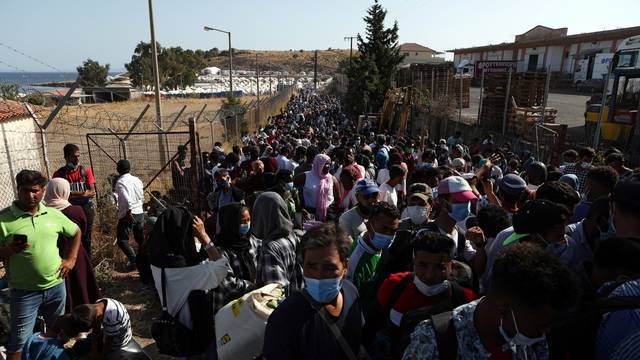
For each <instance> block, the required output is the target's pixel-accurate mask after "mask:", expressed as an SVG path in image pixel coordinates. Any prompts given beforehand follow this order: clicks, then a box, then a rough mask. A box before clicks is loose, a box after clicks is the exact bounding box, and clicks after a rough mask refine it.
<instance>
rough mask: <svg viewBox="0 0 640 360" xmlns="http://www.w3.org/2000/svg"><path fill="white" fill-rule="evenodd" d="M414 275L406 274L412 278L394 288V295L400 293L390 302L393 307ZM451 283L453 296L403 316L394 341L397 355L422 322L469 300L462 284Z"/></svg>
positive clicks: (400, 353) (410, 311)
mask: <svg viewBox="0 0 640 360" xmlns="http://www.w3.org/2000/svg"><path fill="white" fill-rule="evenodd" d="M414 277H415V273H411V274H410V275H408V276H406V277H405V279H407V278H410V279H408V280H406V281H404V282H402V285H403V287H404V288H402V289H398V288H399V287H400V286H399V285H401V283H398V286H396V289H394V292H393V294H392V296H394V295H395V294H396V292H398V294H397V295H395V299H393V300H394V302H393V303H391V302H390V304H391V307H393V305H395V302H396V301H397V300H398V299H399V298H400V295H401V294H402V292H403V291H404V289H405V288H406V287H407V285H409V282H411V281H413V278H414ZM405 279H402V280H405ZM449 284H450V285H451V296H449V297H448V298H447V299H446V300H445V301H443V302H441V303H439V304H434V305H431V306H423V307H419V308H415V309H412V310H409V311H407V312H406V313H405V314H404V315H403V316H402V320H401V321H400V329H399V331H398V333H397V340H396V341H394V343H395V344H397V346H396V347H395V349H394V353H395V354H396V355H399V356H400V357H401V356H402V352H404V349H406V347H407V346H408V345H409V342H410V341H411V333H412V332H413V330H414V329H415V327H416V326H417V325H418V324H419V323H420V322H422V321H424V320H429V319H431V318H432V317H433V316H434V315H437V314H440V313H444V312H447V311H451V310H453V309H455V308H457V307H458V306H460V305H464V304H466V303H468V302H469V300H468V299H467V297H466V296H465V294H464V289H463V288H462V286H460V285H459V284H458V283H457V282H455V281H449ZM390 299H391V298H390ZM441 358H442V357H441Z"/></svg>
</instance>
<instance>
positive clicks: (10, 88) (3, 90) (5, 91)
mask: <svg viewBox="0 0 640 360" xmlns="http://www.w3.org/2000/svg"><path fill="white" fill-rule="evenodd" d="M19 93H20V87H19V86H18V85H17V84H4V83H3V84H0V99H5V100H17V99H18V94H19Z"/></svg>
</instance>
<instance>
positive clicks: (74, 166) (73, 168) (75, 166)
mask: <svg viewBox="0 0 640 360" xmlns="http://www.w3.org/2000/svg"><path fill="white" fill-rule="evenodd" d="M67 168H68V169H69V170H75V169H77V168H78V164H74V163H72V162H71V161H67Z"/></svg>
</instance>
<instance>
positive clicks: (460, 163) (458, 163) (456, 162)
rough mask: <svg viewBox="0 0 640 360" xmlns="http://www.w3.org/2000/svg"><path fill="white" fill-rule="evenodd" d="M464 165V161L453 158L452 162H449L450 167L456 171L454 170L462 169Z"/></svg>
mask: <svg viewBox="0 0 640 360" xmlns="http://www.w3.org/2000/svg"><path fill="white" fill-rule="evenodd" d="M465 164H466V161H464V159H463V158H455V159H453V160H451V167H452V168H454V169H456V168H462V167H464V166H465Z"/></svg>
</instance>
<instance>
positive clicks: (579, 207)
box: [0, 91, 640, 360]
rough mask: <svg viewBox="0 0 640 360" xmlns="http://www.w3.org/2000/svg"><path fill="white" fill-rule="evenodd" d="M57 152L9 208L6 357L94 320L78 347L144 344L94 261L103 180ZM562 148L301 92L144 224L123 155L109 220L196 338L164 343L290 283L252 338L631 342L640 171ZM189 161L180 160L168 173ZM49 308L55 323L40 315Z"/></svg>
mask: <svg viewBox="0 0 640 360" xmlns="http://www.w3.org/2000/svg"><path fill="white" fill-rule="evenodd" d="M179 151H180V152H181V153H182V154H185V153H186V151H187V150H186V149H185V148H181V149H179ZM64 153H65V159H67V166H66V167H65V168H63V169H60V170H59V171H58V172H56V174H54V179H51V180H50V181H49V184H48V185H46V183H47V179H46V178H44V177H43V176H42V175H40V174H39V173H37V172H34V171H28V170H25V171H23V172H21V173H20V174H19V175H18V177H17V179H16V182H17V184H18V199H17V200H16V202H15V203H14V204H13V205H12V206H11V207H10V208H7V209H5V210H3V211H2V212H0V243H1V244H2V245H3V246H4V247H2V248H0V258H1V259H3V260H4V261H5V263H7V264H8V274H9V276H8V277H9V287H10V289H11V313H12V318H11V331H12V332H11V342H10V345H9V347H8V350H9V353H10V356H12V358H14V359H17V358H19V357H20V351H23V353H22V354H23V355H22V356H23V358H25V357H24V356H25V354H36V355H32V357H26V358H28V359H44V358H52V357H42V356H43V355H42V356H41V357H38V355H37V354H38V351H39V353H40V354H45V352H46V351H53V350H52V349H55V350H56V351H58V350H59V351H61V353H60V354H62V352H63V351H64V348H63V344H64V342H65V341H66V340H68V339H69V338H74V337H76V336H78V334H82V333H85V332H90V334H91V335H90V336H89V337H88V339H90V340H89V341H88V344H87V341H78V342H77V343H76V345H75V346H74V349H75V351H82V350H83V349H84V351H85V352H89V353H90V354H94V355H96V354H109V353H110V352H112V351H114V350H115V349H122V348H124V347H126V346H129V345H130V344H131V343H132V336H131V324H130V320H129V317H128V314H127V312H126V309H125V308H124V306H123V305H122V304H121V303H120V302H118V301H117V300H114V299H102V298H100V294H99V291H98V288H97V286H95V278H94V277H93V275H92V272H91V267H90V263H89V261H88V259H90V257H91V246H90V244H91V239H90V231H88V230H89V229H90V227H91V225H90V224H91V220H90V218H92V217H93V213H92V211H93V210H92V206H91V199H92V197H93V194H94V191H95V185H94V184H95V179H93V175H92V173H91V171H90V169H89V168H88V167H82V166H81V165H79V160H78V159H79V149H78V148H77V147H75V146H74V145H68V146H67V147H65V149H64ZM183 160H184V157H182V160H181V161H183ZM561 161H562V164H561V165H559V166H555V165H552V164H544V163H543V162H541V161H540V160H539V159H536V158H535V155H534V154H532V153H530V152H522V153H518V152H515V151H513V150H512V147H511V145H510V144H509V143H504V144H502V145H497V144H495V143H494V140H493V138H492V137H491V136H487V137H486V138H485V139H479V138H475V139H471V140H470V141H468V142H465V139H463V136H462V134H461V133H460V132H456V133H455V134H453V135H452V136H450V137H449V138H448V139H431V138H429V136H425V137H419V136H418V137H416V136H408V135H406V136H403V135H395V134H391V133H389V132H388V131H382V130H379V129H377V128H376V127H375V124H371V123H365V124H363V126H362V127H361V128H357V127H356V124H355V122H354V121H352V120H350V119H348V118H347V117H346V116H345V115H344V113H343V111H342V107H341V104H340V102H339V101H338V100H337V99H336V98H333V97H329V96H324V95H317V94H315V93H311V92H306V91H303V92H301V93H300V94H299V95H296V96H293V97H292V98H291V101H290V102H289V104H288V105H287V106H286V108H284V109H283V110H282V113H281V115H278V116H276V117H273V118H271V119H270V120H269V122H268V124H267V125H266V126H265V127H264V128H262V129H259V131H257V132H255V133H254V134H245V135H244V136H243V137H242V144H238V145H234V146H233V147H232V150H231V151H230V152H225V151H224V150H223V147H222V144H216V146H215V147H214V148H213V149H212V151H211V152H210V153H208V154H207V157H206V158H204V159H203V161H202V163H203V164H204V166H205V170H206V173H207V174H209V175H210V178H208V179H204V180H203V181H202V182H201V191H202V193H203V196H205V197H206V205H207V209H206V211H198V212H196V213H195V214H194V213H193V212H192V211H190V209H188V208H186V207H184V206H168V207H167V208H166V209H164V207H165V206H164V205H163V206H162V209H161V210H160V211H159V214H158V216H157V221H155V223H154V224H153V228H152V230H151V231H150V233H149V234H147V236H146V237H145V234H144V222H145V219H144V210H145V208H144V204H143V202H144V193H143V190H142V183H141V182H140V180H139V179H137V178H136V177H135V176H134V175H132V174H130V170H131V166H130V164H129V163H128V162H127V161H126V160H122V161H120V162H118V165H117V171H118V173H119V177H118V178H117V181H116V182H115V186H114V191H115V192H116V193H117V197H116V198H117V210H118V227H117V234H114V237H115V238H116V239H117V244H118V246H119V247H120V248H121V249H122V251H123V252H124V253H125V255H126V257H127V259H128V261H129V263H128V267H130V269H137V270H138V271H139V272H140V276H141V279H142V280H143V281H145V282H148V283H151V284H153V286H154V288H155V290H156V293H157V295H158V298H159V299H160V302H161V304H162V307H163V311H164V313H165V315H164V316H166V318H165V323H164V325H163V326H167V324H169V322H170V321H168V320H167V319H171V321H174V322H178V323H179V324H181V325H180V326H182V327H184V328H186V329H185V330H184V331H186V332H187V333H191V334H193V336H192V338H191V339H189V344H188V345H189V346H186V347H185V346H183V345H184V344H168V343H162V341H167V339H168V338H167V337H166V334H164V337H163V336H158V337H156V341H157V342H158V347H159V348H160V349H161V351H164V352H165V353H169V352H173V354H175V353H180V352H182V353H181V354H178V355H181V356H184V357H191V358H195V357H196V356H201V357H204V358H217V351H216V348H217V347H219V346H221V345H222V344H221V343H219V342H217V341H216V335H221V334H214V328H215V326H216V325H215V323H214V319H215V315H216V313H218V312H219V311H221V309H224V308H225V307H227V306H228V305H229V304H230V303H231V302H232V301H234V300H236V299H238V298H240V297H242V296H243V295H245V294H247V293H249V292H251V291H254V290H258V289H261V288H263V287H264V286H267V285H269V284H278V285H279V286H280V287H281V288H282V289H283V292H284V300H281V301H279V303H278V304H277V306H276V307H275V309H274V310H273V312H272V313H271V314H270V316H269V317H268V320H267V321H266V327H265V330H264V332H260V334H259V335H258V336H257V337H256V338H255V339H253V340H252V343H253V344H254V345H255V344H262V345H259V346H260V349H259V353H261V355H262V357H263V358H265V359H270V360H272V359H349V360H352V359H439V358H440V359H485V358H491V359H527V360H528V359H567V358H571V359H634V358H637V357H638V354H639V353H640V340H639V339H640V309H639V306H638V305H639V304H640V302H639V301H638V300H639V298H638V296H639V294H640V280H638V279H639V278H640V267H639V265H638V264H639V263H638V261H637V259H638V258H640V221H638V220H639V219H640V171H638V170H635V171H634V170H633V169H630V168H628V167H627V166H626V165H625V162H624V154H623V153H622V152H621V151H620V150H618V149H615V148H611V149H607V150H606V151H603V152H596V151H595V150H594V149H591V148H588V147H584V148H580V149H577V151H576V150H573V149H571V150H567V151H565V152H564V153H563V154H562V159H561ZM185 173H188V168H186V166H185V164H183V163H176V164H173V165H172V176H173V177H174V182H178V181H179V180H178V179H177V178H178V177H180V176H185V175H184V174H185ZM45 185H46V193H45ZM43 198H44V200H45V203H42V199H43ZM156 200H157V199H156ZM155 218H156V216H155V214H154V220H155ZM131 233H133V234H134V238H135V241H136V243H137V244H138V247H137V253H136V251H134V249H133V248H132V247H131V246H130V244H129V237H130V234H131ZM23 238H26V240H27V241H24V242H22V241H21V239H23ZM58 238H60V239H64V240H62V241H61V242H60V241H58ZM81 259H83V260H81ZM81 263H82V264H85V267H84V268H83V267H81V266H79V265H80V264H81ZM87 264H88V265H87ZM74 274H75V275H74ZM88 274H90V276H89V275H88ZM63 283H66V284H67V285H66V288H65V286H64V285H63ZM94 286H95V287H94ZM77 289H82V291H78V290H77ZM65 294H66V295H65ZM70 297H71V300H69V298H70ZM65 304H66V306H65ZM65 309H66V310H67V311H66V312H65ZM38 312H40V313H42V314H43V315H44V320H45V323H46V325H48V328H47V330H46V331H44V332H41V333H33V334H32V329H33V327H34V323H35V321H36V315H37V314H38ZM65 313H66V315H65ZM154 325H155V324H154ZM96 334H97V336H96ZM154 337H155V334H154ZM84 340H86V339H84ZM173 340H175V338H174V339H173ZM184 341H186V340H184ZM185 348H188V349H190V350H189V351H185V350H184V349H185ZM23 349H24V350H23ZM34 349H38V350H37V351H35V350H34ZM176 349H178V350H176ZM16 354H17V355H16ZM64 354H65V356H71V355H68V352H65V353H64ZM16 356H17V357H16ZM60 358H62V357H60Z"/></svg>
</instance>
